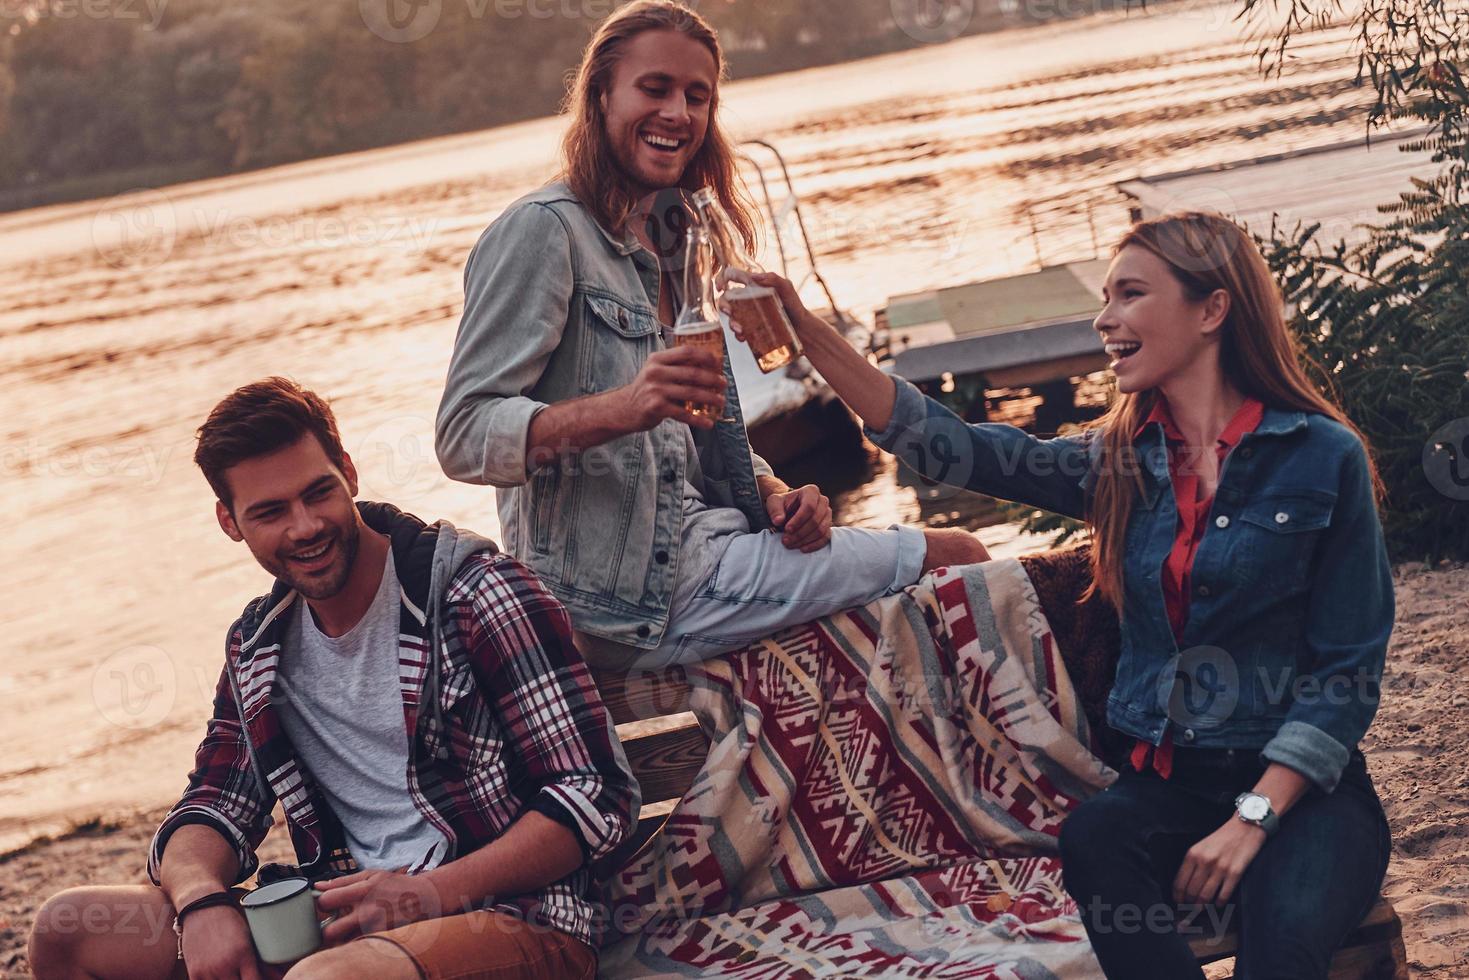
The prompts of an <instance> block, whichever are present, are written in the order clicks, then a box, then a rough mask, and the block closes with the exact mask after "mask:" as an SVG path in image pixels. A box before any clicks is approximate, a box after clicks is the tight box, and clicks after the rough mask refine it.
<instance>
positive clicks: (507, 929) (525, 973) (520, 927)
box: [353, 910, 597, 980]
mask: <svg viewBox="0 0 1469 980" xmlns="http://www.w3.org/2000/svg"><path fill="white" fill-rule="evenodd" d="M353 942H357V943H373V942H380V943H392V944H393V945H394V946H396V947H398V948H399V949H401V950H402V951H403V952H404V953H406V954H408V956H409V958H410V959H412V960H413V962H414V964H415V965H417V967H418V972H419V975H420V976H422V977H423V978H424V980H461V978H463V980H468V978H471V977H472V978H477V980H591V978H592V977H594V976H596V973H597V954H596V952H595V951H594V950H593V949H592V947H590V946H588V945H587V944H586V943H584V942H581V941H580V940H578V939H573V938H572V937H571V936H568V935H567V934H566V933H564V932H559V931H557V930H555V929H547V928H543V927H539V926H532V925H527V924H526V923H525V922H523V921H521V920H520V919H517V918H515V917H514V916H512V915H506V914H505V913H503V912H489V911H484V910H478V911H474V912H466V913H464V914H462V915H451V916H445V917H444V918H439V919H426V920H424V921H423V922H414V923H412V924H410V925H406V926H400V927H398V928H397V929H389V930H387V931H385V932H373V933H369V934H368V935H366V936H359V937H358V938H357V939H354V940H353Z"/></svg>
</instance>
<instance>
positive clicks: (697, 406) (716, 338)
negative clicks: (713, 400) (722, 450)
mask: <svg viewBox="0 0 1469 980" xmlns="http://www.w3.org/2000/svg"><path fill="white" fill-rule="evenodd" d="M673 346H675V347H698V348H701V349H703V350H707V351H708V352H709V353H711V354H713V355H714V359H715V360H717V361H718V362H719V363H721V364H723V363H724V327H723V326H722V325H721V324H720V323H719V321H718V320H715V321H713V322H712V323H710V322H707V321H705V322H699V323H680V324H679V325H678V326H676V327H674V328H673ZM685 407H686V408H687V409H688V411H689V414H690V415H697V416H699V417H700V418H710V419H712V418H715V417H716V415H715V412H714V406H713V405H711V404H709V403H707V402H686V403H685Z"/></svg>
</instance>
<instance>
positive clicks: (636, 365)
mask: <svg viewBox="0 0 1469 980" xmlns="http://www.w3.org/2000/svg"><path fill="white" fill-rule="evenodd" d="M584 323H585V330H583V332H582V345H581V363H580V365H578V371H577V382H578V384H579V385H580V386H581V390H582V392H583V393H584V394H594V393H596V392H599V391H610V390H611V389H613V388H620V387H622V386H623V385H625V384H628V383H630V382H631V381H632V380H633V378H635V377H637V373H638V371H640V370H642V367H643V362H645V361H646V360H647V359H648V355H649V354H651V353H652V352H653V351H654V350H656V349H657V339H656V336H655V334H656V333H657V330H658V324H657V321H656V319H655V318H654V317H653V316H652V315H651V314H650V313H647V312H645V311H643V310H639V309H637V308H635V307H632V306H629V305H627V304H626V303H623V302H621V301H619V300H615V299H612V298H610V297H607V296H597V295H593V294H591V293H588V294H586V318H585V321H584Z"/></svg>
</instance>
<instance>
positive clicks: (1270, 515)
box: [1239, 490, 1336, 592]
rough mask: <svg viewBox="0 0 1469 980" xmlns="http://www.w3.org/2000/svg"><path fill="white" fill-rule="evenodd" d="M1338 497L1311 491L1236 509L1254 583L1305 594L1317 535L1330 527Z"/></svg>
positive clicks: (1269, 497)
mask: <svg viewBox="0 0 1469 980" xmlns="http://www.w3.org/2000/svg"><path fill="white" fill-rule="evenodd" d="M1335 504H1336V498H1335V497H1334V496H1332V495H1331V494H1327V493H1319V492H1314V491H1306V490H1303V491H1295V492H1291V493H1278V494H1271V495H1270V496H1268V497H1265V498H1263V499H1259V500H1254V501H1251V502H1250V503H1248V504H1246V505H1245V507H1244V508H1243V509H1242V510H1241V511H1240V515H1239V520H1240V523H1241V528H1242V530H1244V531H1245V532H1246V533H1247V535H1248V537H1247V539H1246V541H1245V553H1244V559H1245V564H1246V566H1247V568H1248V569H1249V572H1250V577H1251V580H1252V582H1253V583H1254V584H1259V585H1264V586H1268V587H1270V588H1273V589H1285V590H1288V591H1291V592H1295V591H1299V590H1304V589H1305V587H1306V585H1307V577H1308V576H1309V574H1310V571H1311V560H1312V558H1313V557H1314V556H1315V554H1316V544H1317V542H1318V541H1319V540H1320V538H1321V533H1322V532H1323V531H1324V530H1325V529H1326V528H1327V527H1328V526H1330V524H1331V515H1332V511H1333V510H1334V508H1335Z"/></svg>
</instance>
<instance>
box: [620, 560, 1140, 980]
mask: <svg viewBox="0 0 1469 980" xmlns="http://www.w3.org/2000/svg"><path fill="white" fill-rule="evenodd" d="M688 673H689V677H690V681H691V683H692V685H693V688H694V693H693V698H692V705H691V707H692V709H693V710H694V712H695V713H696V715H697V716H698V718H699V721H700V723H701V725H702V726H703V727H704V730H705V732H707V733H708V734H709V735H710V736H711V739H712V743H711V747H710V753H709V758H708V761H707V762H706V764H705V766H704V768H703V770H702V771H701V773H700V774H699V776H698V777H697V778H696V779H695V781H694V784H693V786H692V787H691V788H690V790H689V792H688V793H687V794H686V795H685V797H684V799H683V800H682V801H681V802H680V803H679V804H678V806H677V807H676V808H675V810H674V811H673V813H672V815H671V816H670V818H669V821H668V824H667V826H666V827H665V829H664V831H663V833H662V834H660V835H659V836H658V837H657V838H655V841H654V844H653V846H652V848H651V849H650V850H648V851H647V852H646V853H645V854H644V855H643V856H641V857H640V858H639V859H638V860H636V861H635V862H633V863H632V864H631V865H630V866H628V867H627V868H626V869H624V870H623V871H622V872H621V873H620V874H619V875H618V876H617V877H616V878H615V879H614V881H613V882H612V884H611V896H610V899H611V905H610V908H609V912H610V915H611V919H610V923H609V924H610V925H611V927H612V928H613V929H614V930H615V931H616V932H617V933H620V934H622V936H623V938H621V939H620V940H619V941H617V942H615V943H614V944H613V945H611V946H610V947H609V948H607V949H605V950H604V951H603V954H602V966H601V974H602V975H603V976H606V977H635V976H636V977H646V976H664V977H692V976H705V975H711V974H717V975H721V976H732V977H750V978H754V977H759V978H762V980H773V978H786V977H805V976H843V977H850V976H880V977H899V976H925V977H945V978H949V977H1024V978H1070V977H1094V976H1098V975H1100V970H1099V968H1098V966H1097V963H1096V960H1095V958H1094V957H1093V955H1092V952H1091V947H1090V945H1089V944H1088V943H1087V941H1086V935H1085V932H1084V931H1083V929H1082V927H1081V922H1080V920H1079V918H1078V917H1077V915H1076V906H1075V904H1074V903H1073V902H1072V901H1071V900H1070V898H1069V897H1068V896H1067V895H1066V893H1065V891H1064V890H1063V889H1062V887H1061V875H1060V862H1059V860H1058V859H1057V858H1056V856H1055V855H1056V834H1057V833H1058V831H1059V828H1060V823H1061V819H1062V817H1063V816H1064V815H1065V814H1066V813H1067V811H1068V810H1069V809H1070V808H1071V807H1072V806H1074V805H1075V804H1076V803H1077V802H1078V801H1080V800H1082V799H1084V798H1086V797H1087V796H1089V795H1091V794H1092V793H1095V792H1097V791H1098V790H1100V789H1102V788H1103V787H1104V786H1106V785H1107V784H1108V783H1109V782H1110V781H1111V780H1112V779H1113V778H1115V773H1114V772H1113V771H1112V770H1111V769H1109V768H1108V767H1107V766H1106V765H1105V764H1104V763H1103V762H1102V761H1101V760H1100V759H1099V758H1098V757H1097V755H1095V754H1094V753H1093V751H1092V749H1093V747H1094V743H1093V742H1092V738H1091V733H1090V732H1089V730H1088V725H1087V721H1086V717H1085V715H1084V713H1083V711H1082V707H1081V703H1080V700H1079V698H1078V697H1077V694H1076V692H1075V690H1074V689H1073V687H1072V684H1071V681H1070V678H1069V677H1068V676H1067V673H1066V669H1065V667H1064V665H1063V664H1062V661H1061V658H1060V656H1059V654H1058V652H1057V650H1056V649H1055V643H1054V640H1053V637H1052V634H1051V631H1050V628H1049V626H1048V625H1047V622H1046V619H1045V616H1044V615H1043V614H1042V613H1041V610H1040V606H1039V603H1038V602H1037V599H1036V594H1035V591H1034V589H1033V588H1032V586H1031V583H1030V580H1029V579H1028V578H1027V577H1026V575H1025V572H1024V570H1023V569H1022V567H1021V565H1020V563H1019V562H1018V561H1014V560H1010V561H996V562H988V563H985V564H982V565H974V566H967V567H962V568H954V569H944V570H940V571H939V572H937V573H935V574H934V575H932V576H929V577H927V578H925V579H924V580H922V581H921V582H919V583H918V584H916V585H914V586H912V587H911V588H909V589H907V590H906V591H905V592H903V593H901V594H899V595H896V596H892V597H889V598H886V599H881V600H878V601H877V602H873V603H871V604H869V605H867V606H864V607H859V608H856V609H852V610H848V611H846V612H843V613H840V614H838V615H835V616H830V617H827V618H825V619H822V620H819V621H818V622H816V623H812V624H809V625H806V626H802V627H797V628H794V629H790V630H786V631H784V632H782V633H780V634H777V635H776V636H774V637H772V638H770V639H768V640H765V641H763V642H761V643H759V644H752V645H751V646H749V647H747V648H746V649H744V650H742V651H739V652H737V653H735V654H731V655H729V656H727V657H723V658H720V659H718V660H714V661H710V662H708V663H705V664H700V665H698V666H697V667H692V668H689V669H688Z"/></svg>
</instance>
